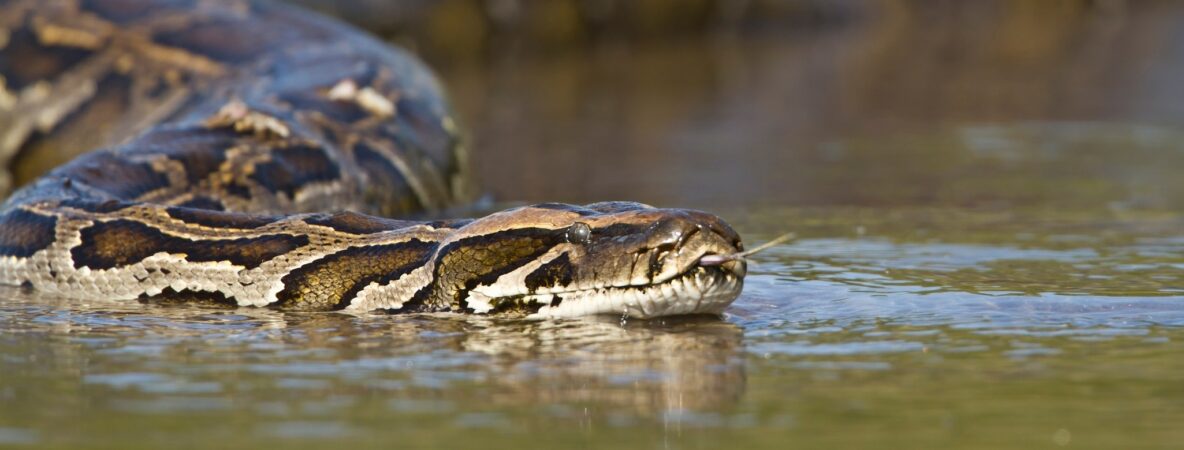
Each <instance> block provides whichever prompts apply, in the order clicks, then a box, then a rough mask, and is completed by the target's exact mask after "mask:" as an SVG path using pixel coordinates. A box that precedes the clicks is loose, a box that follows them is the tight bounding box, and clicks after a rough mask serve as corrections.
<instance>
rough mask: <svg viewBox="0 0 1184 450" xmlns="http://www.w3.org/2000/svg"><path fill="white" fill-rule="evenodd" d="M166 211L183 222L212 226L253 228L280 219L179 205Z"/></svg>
mask: <svg viewBox="0 0 1184 450" xmlns="http://www.w3.org/2000/svg"><path fill="white" fill-rule="evenodd" d="M165 212H167V213H168V215H169V217H172V218H174V219H177V220H180V221H182V222H185V223H190V224H194V225H201V226H206V227H210V228H233V229H244V230H251V229H255V228H259V227H262V226H264V225H268V224H271V223H273V222H275V221H277V220H279V218H278V217H273V216H261V215H253V214H242V213H230V212H222V211H214V210H212V209H196V208H187V207H179V206H178V207H172V208H168V209H166V210H165Z"/></svg>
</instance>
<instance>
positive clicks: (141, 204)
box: [0, 0, 745, 317]
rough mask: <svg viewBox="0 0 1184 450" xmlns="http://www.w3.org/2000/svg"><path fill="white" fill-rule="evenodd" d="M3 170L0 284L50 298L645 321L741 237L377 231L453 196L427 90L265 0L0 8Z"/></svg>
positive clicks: (392, 63) (384, 56)
mask: <svg viewBox="0 0 1184 450" xmlns="http://www.w3.org/2000/svg"><path fill="white" fill-rule="evenodd" d="M92 148H99V149H98V150H94V151H87V150H89V149H92ZM0 160H2V161H0V162H4V163H6V166H8V167H12V172H11V174H9V173H5V174H4V177H3V178H0V187H3V188H5V189H8V188H11V187H13V186H21V185H23V187H21V188H20V189H19V190H17V191H16V192H14V193H13V194H12V195H11V196H10V197H9V199H8V200H7V202H6V203H5V204H4V206H3V209H2V210H0V284H7V285H19V286H24V287H26V288H29V289H33V290H35V291H37V292H44V293H45V294H47V295H54V296H60V297H66V298H79V299H93V298H105V299H126V300H132V299H136V300H140V301H144V302H157V301H160V302H165V301H184V302H188V301H198V302H206V303H210V302H212V303H222V304H227V305H234V306H267V307H273V308H279V309H284V310H296V311H326V310H348V311H372V310H386V311H392V312H421V311H453V312H469V313H488V314H495V313H502V314H519V315H534V316H542V317H547V316H575V315H585V314H605V313H611V314H622V313H623V314H626V315H629V316H635V317H654V316H662V315H670V314H689V313H719V312H720V311H722V310H723V308H725V307H726V306H727V305H728V304H729V303H731V301H732V300H733V299H734V298H735V297H736V295H738V293H739V292H740V289H741V286H742V280H743V276H744V270H745V268H744V263H743V261H739V260H738V261H732V262H728V263H726V264H723V265H718V266H712V267H705V266H701V265H699V264H698V261H699V259H700V258H701V257H702V256H704V255H710V254H732V253H736V252H738V251H740V250H741V244H740V238H739V236H737V234H736V233H735V232H734V231H733V230H732V229H731V228H730V227H729V226H728V225H727V224H726V223H724V222H723V221H722V220H720V219H719V218H718V217H716V216H713V215H710V214H707V213H702V212H697V211H690V210H678V209H658V208H652V207H649V206H646V205H641V204H637V203H627V202H606V203H597V204H592V205H586V206H574V205H563V204H541V205H534V206H528V207H522V208H515V209H511V210H507V211H502V212H499V213H495V214H492V215H490V216H487V217H483V218H479V219H473V220H451V221H434V222H422V221H406V220H395V219H388V218H384V217H392V216H403V215H407V214H409V213H415V212H421V211H435V210H440V209H442V208H447V207H450V206H454V205H458V204H463V203H464V202H466V201H467V200H468V199H469V198H470V194H471V192H472V190H473V188H472V187H471V186H470V183H469V181H468V180H469V177H468V173H467V170H466V152H465V148H464V146H463V141H462V140H461V139H460V137H459V134H458V130H457V126H456V124H455V121H454V119H453V117H452V113H451V111H450V109H449V106H448V104H447V101H446V99H445V96H444V93H443V92H442V89H441V87H440V85H439V83H438V82H437V81H436V79H435V77H434V76H433V75H432V74H431V72H430V71H429V70H428V69H427V68H426V67H424V65H423V64H422V63H420V62H419V61H418V60H417V59H415V58H414V57H412V56H411V55H409V54H407V53H406V52H404V51H401V50H399V49H395V48H391V47H389V46H387V45H385V44H383V43H381V42H379V41H376V40H374V39H372V38H371V37H369V36H367V35H365V34H364V33H362V32H359V31H357V30H355V29H352V28H350V27H349V26H346V25H343V24H340V23H337V22H335V21H333V20H330V19H327V18H323V17H320V16H317V15H314V14H310V13H307V12H305V11H303V10H300V9H298V8H294V7H291V6H288V5H280V4H273V3H269V2H266V1H245V0H244V1H236V0H223V1H207V0H156V1H147V0H55V1H42V0H0ZM47 166H49V167H47ZM51 167H52V169H51ZM321 211H333V212H321Z"/></svg>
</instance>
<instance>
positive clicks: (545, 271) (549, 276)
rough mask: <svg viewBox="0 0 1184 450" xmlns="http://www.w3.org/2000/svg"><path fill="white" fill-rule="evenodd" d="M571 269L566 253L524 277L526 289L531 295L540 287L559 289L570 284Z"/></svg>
mask: <svg viewBox="0 0 1184 450" xmlns="http://www.w3.org/2000/svg"><path fill="white" fill-rule="evenodd" d="M572 272H573V268H572V266H571V259H568V257H567V253H564V254H562V255H559V256H558V257H556V258H555V259H552V260H550V261H547V263H546V264H543V265H542V266H540V267H539V268H538V269H536V270H535V271H534V272H531V273H530V275H527V276H526V288H527V289H529V292H530V293H531V294H533V293H535V291H537V290H539V288H542V287H559V286H567V285H569V284H571V280H572Z"/></svg>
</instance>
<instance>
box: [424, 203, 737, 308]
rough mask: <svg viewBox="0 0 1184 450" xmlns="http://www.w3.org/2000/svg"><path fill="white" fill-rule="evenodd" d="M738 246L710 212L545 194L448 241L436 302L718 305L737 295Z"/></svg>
mask: <svg viewBox="0 0 1184 450" xmlns="http://www.w3.org/2000/svg"><path fill="white" fill-rule="evenodd" d="M740 250H742V244H741V242H740V237H739V235H737V234H736V232H735V231H733V230H732V228H731V227H730V226H728V225H727V224H726V223H724V222H723V220H721V219H720V218H719V217H716V216H714V215H711V214H708V213H704V212H700V211H693V210H685V209H660V208H653V207H650V206H647V205H643V204H640V203H627V202H606V203H594V204H590V205H585V206H575V205H564V204H555V203H545V204H539V205H532V206H526V207H521V208H515V209H510V210H506V211H502V212H499V213H495V214H492V215H490V216H487V217H485V218H482V219H479V220H476V221H474V222H472V223H470V224H468V225H466V226H465V227H464V228H461V229H460V230H458V233H456V234H455V235H454V236H453V238H451V239H449V240H447V241H445V242H443V243H442V245H441V247H440V249H439V250H438V252H437V254H436V255H435V258H434V261H433V264H435V266H434V269H435V273H436V286H435V287H436V289H435V293H436V295H437V296H438V300H437V301H439V302H441V303H443V302H447V304H449V305H450V309H453V310H470V311H472V312H477V313H505V312H519V313H523V314H526V315H530V316H533V317H567V316H584V315H594V314H623V315H626V316H629V317H638V318H649V317H659V316H668V315H676V314H718V313H720V312H722V311H723V309H724V308H725V307H727V306H728V305H729V304H731V302H732V301H733V300H734V299H735V298H736V296H737V295H739V293H740V290H741V288H742V286H743V278H744V274H745V270H746V267H745V263H744V261H743V260H736V261H729V262H726V263H724V264H716V265H710V266H708V265H702V264H700V263H699V261H700V259H702V258H703V257H704V256H707V255H716V254H719V255H727V254H735V253H737V252H739V251H740Z"/></svg>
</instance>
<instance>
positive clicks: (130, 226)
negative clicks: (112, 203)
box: [70, 220, 308, 270]
mask: <svg viewBox="0 0 1184 450" xmlns="http://www.w3.org/2000/svg"><path fill="white" fill-rule="evenodd" d="M81 235H82V243H81V244H80V245H79V246H77V247H75V248H74V249H72V250H70V255H71V256H72V257H73V258H74V267H76V268H82V267H89V268H91V269H94V270H103V269H110V268H113V267H117V266H123V265H128V264H135V263H137V262H140V261H143V260H144V258H147V257H149V256H152V255H155V254H157V253H169V254H182V255H185V259H186V260H188V261H190V262H214V261H229V262H230V263H231V264H235V265H239V266H243V267H246V268H248V269H253V268H256V267H259V265H260V264H263V263H264V262H267V261H269V260H271V259H273V258H275V257H277V256H280V255H283V254H286V253H288V252H291V251H292V250H295V249H297V248H300V247H303V246H305V245H308V237H307V236H292V235H287V234H271V235H265V236H259V237H254V238H239V239H203V240H192V239H186V238H182V237H177V236H172V235H167V234H164V233H162V232H161V231H160V230H157V229H155V228H152V227H150V226H147V225H144V224H142V223H140V222H135V221H131V220H112V221H109V222H97V223H95V224H94V225H92V226H90V227H88V228H83V229H82V230H81Z"/></svg>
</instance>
